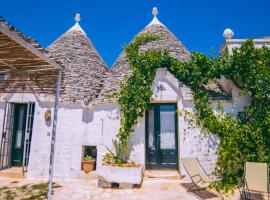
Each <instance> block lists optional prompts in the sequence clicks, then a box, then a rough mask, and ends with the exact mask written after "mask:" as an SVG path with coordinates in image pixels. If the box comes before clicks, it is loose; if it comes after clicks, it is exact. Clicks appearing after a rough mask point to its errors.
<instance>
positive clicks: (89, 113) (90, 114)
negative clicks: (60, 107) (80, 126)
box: [82, 104, 120, 124]
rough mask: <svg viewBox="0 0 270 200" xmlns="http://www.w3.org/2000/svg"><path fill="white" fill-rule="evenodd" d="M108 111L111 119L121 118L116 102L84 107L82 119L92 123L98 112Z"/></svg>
mask: <svg viewBox="0 0 270 200" xmlns="http://www.w3.org/2000/svg"><path fill="white" fill-rule="evenodd" d="M102 112H104V113H106V117H107V118H108V119H110V120H119V118H120V116H119V115H120V113H119V107H118V106H117V105H116V104H107V105H96V106H94V107H91V108H86V109H83V114H82V121H83V122H85V123H87V124H88V123H91V122H92V121H93V120H94V115H95V114H96V113H102Z"/></svg>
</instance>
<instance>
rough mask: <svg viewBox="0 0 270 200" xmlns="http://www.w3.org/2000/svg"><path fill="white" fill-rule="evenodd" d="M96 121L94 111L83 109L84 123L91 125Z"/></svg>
mask: <svg viewBox="0 0 270 200" xmlns="http://www.w3.org/2000/svg"><path fill="white" fill-rule="evenodd" d="M93 119H94V110H93V109H83V113H82V121H83V122H84V123H87V124H89V123H90V122H92V121H93Z"/></svg>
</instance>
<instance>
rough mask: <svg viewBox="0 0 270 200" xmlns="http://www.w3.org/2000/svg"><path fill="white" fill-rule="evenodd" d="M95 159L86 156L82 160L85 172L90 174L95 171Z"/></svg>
mask: <svg viewBox="0 0 270 200" xmlns="http://www.w3.org/2000/svg"><path fill="white" fill-rule="evenodd" d="M95 161H96V160H95V158H93V157H92V156H89V155H86V156H84V157H83V160H82V168H83V171H84V172H86V173H88V172H91V171H93V170H94V166H95Z"/></svg>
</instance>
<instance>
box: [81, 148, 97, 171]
mask: <svg viewBox="0 0 270 200" xmlns="http://www.w3.org/2000/svg"><path fill="white" fill-rule="evenodd" d="M82 153H83V154H82V157H85V156H91V157H93V158H95V160H97V147H96V146H83V149H82ZM96 163H97V162H95V168H94V169H96Z"/></svg>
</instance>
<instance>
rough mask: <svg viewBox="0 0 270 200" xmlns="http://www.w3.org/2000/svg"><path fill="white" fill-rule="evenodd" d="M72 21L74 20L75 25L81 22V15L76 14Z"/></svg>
mask: <svg viewBox="0 0 270 200" xmlns="http://www.w3.org/2000/svg"><path fill="white" fill-rule="evenodd" d="M74 19H75V21H76V22H77V23H79V22H80V21H81V15H80V13H77V14H76V15H75V17H74Z"/></svg>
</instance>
